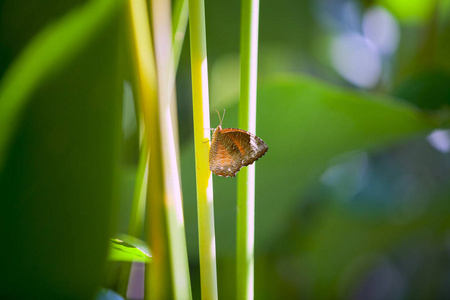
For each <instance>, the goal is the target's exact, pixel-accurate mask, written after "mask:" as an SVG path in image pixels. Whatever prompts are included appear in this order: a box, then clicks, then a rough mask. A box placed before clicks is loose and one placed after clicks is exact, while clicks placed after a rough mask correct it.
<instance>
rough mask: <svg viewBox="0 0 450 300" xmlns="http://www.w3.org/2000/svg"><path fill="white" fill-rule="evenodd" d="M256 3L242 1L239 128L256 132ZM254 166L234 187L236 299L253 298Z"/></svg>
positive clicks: (241, 176)
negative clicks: (235, 213) (235, 206)
mask: <svg viewBox="0 0 450 300" xmlns="http://www.w3.org/2000/svg"><path fill="white" fill-rule="evenodd" d="M258 18H259V0H242V12H241V59H240V61H241V73H240V75H241V97H240V101H239V128H242V129H244V130H247V131H250V132H252V133H255V132H256V83H257V69H258V68H257V66H258ZM254 241H255V165H254V164H253V165H250V166H248V167H247V168H243V169H242V170H241V171H240V173H239V174H238V183H237V261H236V263H237V265H236V272H237V274H236V275H237V276H236V280H237V288H236V294H237V299H253V298H254Z"/></svg>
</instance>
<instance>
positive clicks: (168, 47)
mask: <svg viewBox="0 0 450 300" xmlns="http://www.w3.org/2000/svg"><path fill="white" fill-rule="evenodd" d="M151 3H152V12H153V13H152V22H153V33H154V47H155V55H156V69H157V79H158V107H159V126H160V137H161V150H162V166H163V184H164V210H165V214H166V222H167V223H166V224H167V235H168V242H169V248H168V250H169V253H168V254H169V257H170V266H171V271H172V272H171V277H172V288H173V293H174V298H175V299H191V298H192V296H191V283H190V277H189V264H188V260H187V258H188V256H187V247H186V238H185V233H184V218H183V203H182V195H181V184H180V172H179V169H178V166H179V163H178V161H179V157H178V124H177V122H176V118H177V116H176V114H174V112H176V101H175V96H174V91H175V87H174V84H175V71H174V67H173V66H174V63H173V53H172V52H173V47H172V20H171V19H172V14H171V1H170V0H152V1H151Z"/></svg>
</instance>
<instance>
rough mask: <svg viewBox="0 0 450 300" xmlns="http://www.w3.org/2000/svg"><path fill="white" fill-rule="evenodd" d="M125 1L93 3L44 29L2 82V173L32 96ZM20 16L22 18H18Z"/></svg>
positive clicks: (100, 0) (105, 0) (0, 127)
mask: <svg viewBox="0 0 450 300" xmlns="http://www.w3.org/2000/svg"><path fill="white" fill-rule="evenodd" d="M120 3H123V1H109V0H96V1H90V2H89V3H88V4H86V5H84V6H83V7H81V8H78V9H74V10H73V11H71V12H70V13H69V14H68V15H67V16H65V17H64V18H61V19H60V20H58V21H56V22H54V23H53V24H51V25H49V26H48V27H46V28H45V29H43V30H42V31H41V32H40V33H39V34H37V35H36V37H34V38H33V40H32V41H31V42H30V44H29V45H28V46H27V47H26V49H25V50H24V51H23V53H22V54H21V55H20V57H19V58H18V59H17V60H16V61H15V62H14V63H13V65H12V66H11V67H10V68H9V69H8V70H7V72H6V74H5V76H4V77H3V78H2V81H1V82H0V170H1V168H2V164H3V162H4V159H5V156H6V151H7V147H8V145H9V144H8V143H9V141H10V138H11V136H12V135H13V133H14V131H15V130H16V127H17V124H18V123H19V117H20V116H21V113H22V111H23V109H24V107H25V106H26V104H27V101H28V100H29V99H30V98H31V97H30V96H31V95H32V93H33V92H34V91H35V90H36V89H37V88H38V87H39V86H40V84H42V83H43V82H45V80H46V79H48V78H49V77H51V76H53V75H55V74H58V72H60V71H61V70H62V69H64V68H65V67H66V66H67V64H68V63H69V62H70V60H72V59H73V58H74V57H75V56H76V55H77V54H79V52H80V51H81V50H82V49H83V48H84V47H86V45H87V44H88V43H89V42H91V41H92V39H93V38H95V36H96V34H98V32H99V30H100V29H101V28H102V27H104V26H105V24H106V23H107V22H108V21H110V19H111V17H112V16H114V15H115V14H117V10H118V8H119V7H120ZM17 17H20V16H17Z"/></svg>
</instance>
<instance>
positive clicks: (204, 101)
mask: <svg viewBox="0 0 450 300" xmlns="http://www.w3.org/2000/svg"><path fill="white" fill-rule="evenodd" d="M189 14H190V21H189V28H190V39H191V70H192V99H193V100H192V101H193V111H194V144H195V165H196V171H197V172H196V179H197V181H196V182H197V211H198V231H199V250H200V285H201V293H202V296H201V299H208V300H210V299H217V270H216V246H215V245H216V242H215V235H214V207H213V188H212V175H211V171H210V170H209V161H208V157H209V147H210V145H209V143H207V142H206V143H205V141H208V140H209V136H210V132H209V131H208V130H205V129H204V128H210V125H209V95H208V93H209V92H208V63H207V59H206V30H205V4H204V1H203V0H189Z"/></svg>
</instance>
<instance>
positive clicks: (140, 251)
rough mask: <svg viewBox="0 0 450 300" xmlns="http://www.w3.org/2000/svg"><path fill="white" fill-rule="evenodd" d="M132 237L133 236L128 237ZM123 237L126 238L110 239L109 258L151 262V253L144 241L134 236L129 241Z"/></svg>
mask: <svg viewBox="0 0 450 300" xmlns="http://www.w3.org/2000/svg"><path fill="white" fill-rule="evenodd" d="M130 238H131V237H129V238H128V239H130ZM123 239H126V237H121V239H110V240H109V250H110V251H109V257H108V259H109V260H114V261H128V262H142V263H148V262H150V259H151V255H150V254H149V253H150V252H149V251H148V248H147V246H146V245H145V243H144V242H143V241H139V240H137V239H135V238H133V239H132V240H130V241H129V242H125V241H123Z"/></svg>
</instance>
